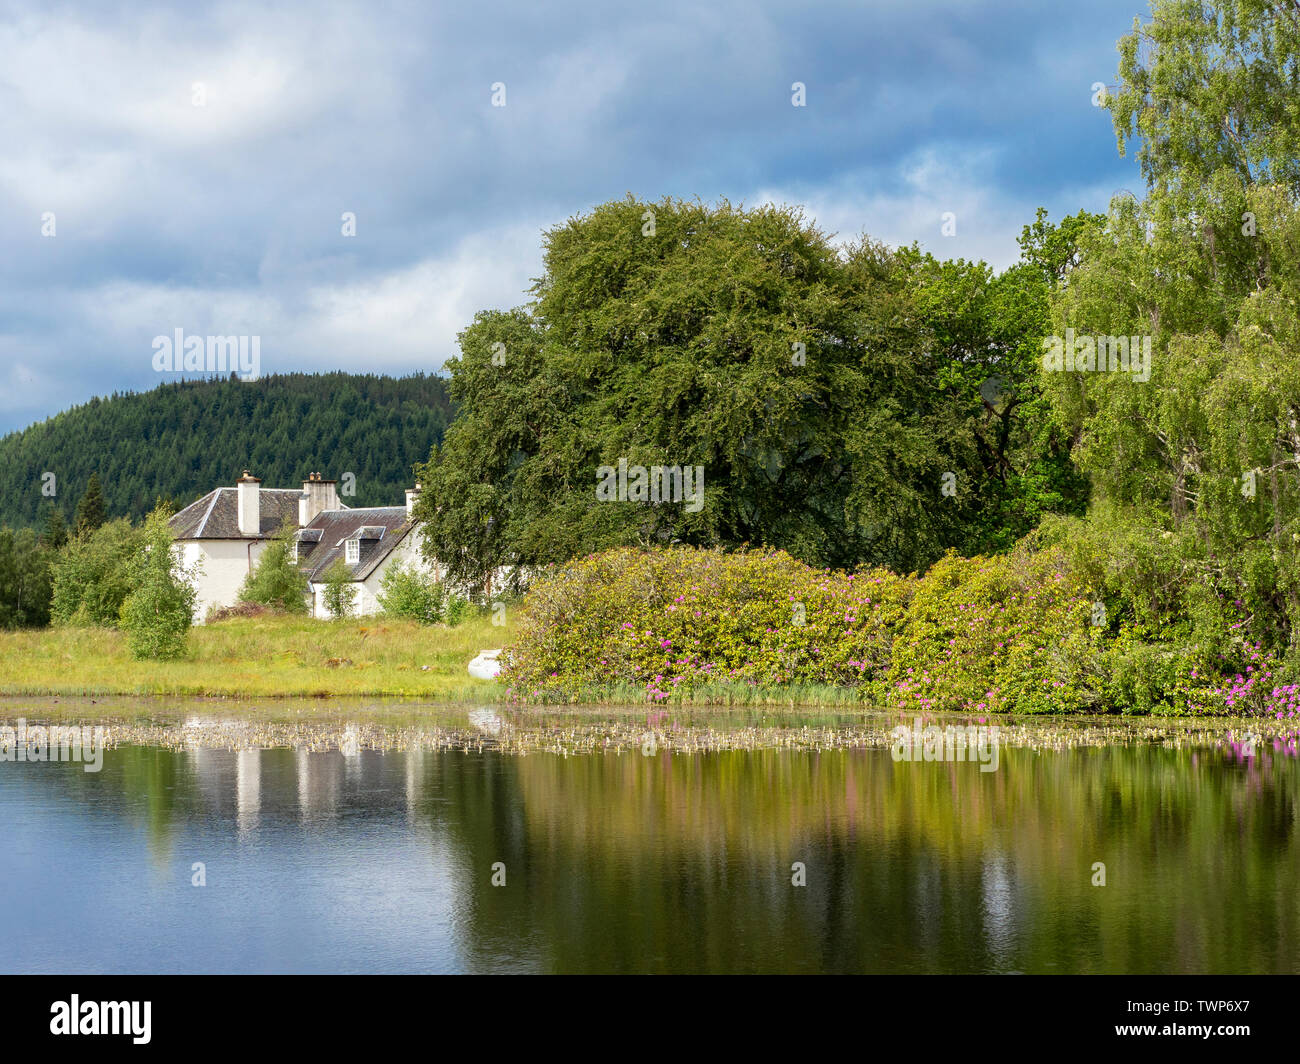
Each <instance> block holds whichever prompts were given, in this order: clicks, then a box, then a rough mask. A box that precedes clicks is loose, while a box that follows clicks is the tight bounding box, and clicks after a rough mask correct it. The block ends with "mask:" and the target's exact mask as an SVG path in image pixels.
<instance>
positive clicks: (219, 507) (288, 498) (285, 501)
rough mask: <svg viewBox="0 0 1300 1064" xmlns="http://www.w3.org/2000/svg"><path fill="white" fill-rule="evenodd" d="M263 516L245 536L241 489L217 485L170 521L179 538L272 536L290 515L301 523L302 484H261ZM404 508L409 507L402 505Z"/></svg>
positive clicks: (267, 537)
mask: <svg viewBox="0 0 1300 1064" xmlns="http://www.w3.org/2000/svg"><path fill="white" fill-rule="evenodd" d="M258 492H259V494H260V496H261V498H260V505H261V515H260V516H261V520H260V521H259V522H258V529H259V531H258V534H257V535H256V536H245V535H243V534H242V533H241V532H240V531H239V490H238V489H237V488H217V489H215V490H214V491H210V492H208V493H207V494H206V495H204V496H203V498H201V499H199V500H198V502H192V503H190V505H189V506H187V507H185V509H183V510H182V511H181V512H180V513H178V514H176V515H175V516H174V517H172V519H171V521H170V522H169V524H170V525H171V529H172V532H173V533H174V534H175V536H176V538H177V539H269V538H270V537H271V536H274V535H275V534H276V533H277V532H279V531H280V526H281V525H282V524H283V523H284V519H285V518H286V517H287V518H289V520H291V521H292V522H293V523H294V524H295V525H296V524H297V523H298V500H299V499H300V498H301V497H302V489H301V488H259V489H258ZM402 512H403V513H405V512H406V508H405V507H402Z"/></svg>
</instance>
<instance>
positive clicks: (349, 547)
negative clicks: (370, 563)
mask: <svg viewBox="0 0 1300 1064" xmlns="http://www.w3.org/2000/svg"><path fill="white" fill-rule="evenodd" d="M343 557H344V558H345V559H346V560H347V563H348V564H349V565H356V564H357V562H359V561H360V560H361V540H359V539H349V540H346V541H345V542H344V544H343Z"/></svg>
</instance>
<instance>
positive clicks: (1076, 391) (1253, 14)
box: [1042, 0, 1300, 643]
mask: <svg viewBox="0 0 1300 1064" xmlns="http://www.w3.org/2000/svg"><path fill="white" fill-rule="evenodd" d="M1298 26H1300V8H1297V6H1296V5H1295V4H1293V3H1286V4H1282V3H1263V2H1246V0H1241V2H1233V0H1220V2H1217V3H1190V2H1186V0H1157V2H1156V3H1155V4H1154V5H1153V13H1152V21H1151V22H1150V24H1148V25H1145V26H1140V27H1138V28H1137V29H1136V30H1135V32H1134V33H1133V34H1132V35H1131V36H1130V37H1127V38H1125V40H1123V41H1122V42H1121V44H1120V52H1121V62H1120V76H1121V79H1122V81H1123V84H1122V86H1121V88H1120V91H1119V92H1118V93H1117V94H1116V95H1115V96H1114V97H1112V99H1111V101H1110V106H1111V109H1112V111H1113V116H1114V120H1115V127H1116V131H1117V133H1118V135H1119V136H1120V137H1121V141H1122V140H1123V139H1125V138H1126V137H1128V136H1131V135H1136V136H1138V137H1139V138H1140V140H1141V147H1140V150H1139V157H1140V158H1141V160H1142V166H1143V171H1144V173H1145V175H1146V178H1147V181H1148V185H1149V188H1148V191H1147V195H1146V197H1145V199H1144V200H1143V201H1141V202H1134V201H1121V200H1116V201H1115V202H1114V203H1113V204H1112V208H1111V211H1110V215H1109V217H1108V219H1107V222H1106V224H1105V226H1104V227H1103V228H1100V229H1098V228H1093V227H1090V228H1088V229H1087V230H1085V231H1084V232H1083V233H1082V234H1081V245H1080V246H1081V248H1082V257H1081V260H1082V261H1081V264H1080V265H1079V266H1078V268H1077V269H1075V270H1074V271H1072V273H1071V276H1070V281H1069V284H1068V285H1064V286H1062V287H1060V288H1059V289H1058V290H1057V292H1056V295H1055V298H1054V301H1053V319H1054V331H1055V332H1056V333H1057V334H1058V335H1059V334H1064V333H1065V331H1066V330H1067V329H1073V330H1075V333H1076V334H1078V335H1115V336H1122V335H1128V336H1141V337H1149V338H1150V341H1151V347H1152V363H1151V374H1150V379H1149V380H1148V381H1145V382H1141V381H1137V380H1135V379H1134V377H1133V375H1132V374H1125V373H1115V372H1099V371H1094V370H1091V369H1089V370H1087V371H1084V372H1068V371H1065V372H1061V371H1056V370H1055V369H1053V370H1052V371H1045V372H1044V373H1043V379H1042V387H1043V388H1044V390H1045V393H1046V395H1047V396H1048V398H1049V400H1050V402H1051V404H1052V407H1053V410H1054V412H1055V416H1056V417H1057V419H1058V424H1059V425H1060V426H1061V429H1062V431H1063V432H1065V433H1066V435H1067V436H1068V438H1069V439H1070V441H1071V443H1072V445H1073V451H1074V455H1075V458H1076V461H1077V463H1078V466H1079V468H1080V470H1081V471H1082V472H1083V473H1084V474H1085V475H1086V476H1087V477H1088V478H1089V481H1090V483H1091V487H1092V491H1093V495H1094V508H1093V512H1092V514H1091V515H1090V522H1089V523H1088V525H1086V526H1083V529H1082V532H1083V534H1084V535H1085V536H1086V537H1087V538H1089V539H1090V540H1091V541H1092V542H1091V545H1090V549H1089V550H1088V551H1087V552H1085V554H1086V556H1087V557H1089V558H1091V559H1093V562H1092V564H1093V565H1094V566H1095V567H1096V569H1097V573H1096V575H1097V577H1098V579H1099V580H1100V581H1102V583H1103V584H1105V585H1106V586H1108V587H1109V588H1110V589H1111V590H1113V591H1116V592H1117V593H1122V596H1121V597H1122V598H1123V599H1124V600H1125V602H1126V605H1125V606H1124V608H1125V609H1126V610H1130V609H1131V610H1132V611H1134V612H1135V613H1136V614H1137V615H1138V616H1139V618H1140V619H1141V620H1143V621H1145V622H1146V623H1149V624H1151V625H1153V626H1154V625H1157V624H1159V625H1163V626H1165V627H1166V628H1167V627H1168V625H1169V624H1170V623H1173V622H1175V621H1177V622H1178V623H1187V624H1190V625H1191V626H1192V627H1193V628H1195V629H1196V631H1197V632H1198V638H1200V637H1201V636H1204V637H1205V638H1206V639H1210V638H1216V639H1220V640H1222V639H1225V638H1227V636H1228V633H1230V632H1231V633H1235V634H1234V636H1233V638H1237V637H1239V636H1240V635H1243V634H1245V635H1250V636H1252V637H1254V638H1257V639H1259V640H1262V641H1264V642H1278V643H1285V642H1286V641H1288V640H1289V639H1290V638H1292V633H1294V632H1295V630H1296V624H1297V621H1300V568H1298V567H1297V564H1296V560H1295V559H1296V543H1297V539H1298V537H1300V315H1298V308H1300V208H1298V204H1297V197H1298V196H1300V170H1298V169H1297V167H1300V163H1297V148H1300V95H1298V94H1297V91H1296V89H1297V82H1296V69H1297V61H1298V59H1300V55H1298V53H1297V47H1298V46H1300V35H1298V34H1297V27H1298ZM1180 618H1181V620H1179V619H1180Z"/></svg>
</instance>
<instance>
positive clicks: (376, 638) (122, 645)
mask: <svg viewBox="0 0 1300 1064" xmlns="http://www.w3.org/2000/svg"><path fill="white" fill-rule="evenodd" d="M509 638H510V628H509V627H508V626H507V627H504V628H503V627H499V626H496V625H493V624H492V621H491V618H490V617H489V616H487V615H484V616H481V617H474V618H471V619H470V620H467V621H465V622H464V623H463V624H460V625H458V626H456V627H455V628H447V627H445V626H442V625H433V626H430V627H425V626H422V625H419V624H416V623H415V622H413V621H397V620H389V619H387V618H380V617H367V618H361V619H358V620H351V621H318V620H312V619H310V618H300V617H285V616H273V617H258V618H245V619H238V620H230V621H222V622H220V623H218V624H212V625H203V626H200V627H197V628H195V629H193V630H192V631H191V632H190V634H189V655H188V657H186V658H184V659H182V660H180V661H138V660H136V659H135V658H133V657H132V656H131V653H130V651H129V650H128V648H127V645H126V639H125V637H124V636H123V634H122V633H121V632H117V631H112V630H109V629H104V628H45V629H38V630H32V631H19V632H0V694H6V695H186V696H210V697H211V696H218V697H250V698H327V697H348V696H353V697H361V696H383V697H392V698H419V699H431V700H438V701H477V702H485V701H495V700H497V699H499V698H500V697H501V692H502V688H501V687H500V685H498V684H496V683H494V682H492V681H488V680H476V679H474V677H472V676H470V675H469V673H468V672H467V671H466V666H468V665H469V662H470V659H471V658H473V657H474V655H476V654H477V653H478V652H479V651H481V650H484V649H486V648H488V647H499V646H502V645H504V644H505V643H506V642H507V641H508V639H509Z"/></svg>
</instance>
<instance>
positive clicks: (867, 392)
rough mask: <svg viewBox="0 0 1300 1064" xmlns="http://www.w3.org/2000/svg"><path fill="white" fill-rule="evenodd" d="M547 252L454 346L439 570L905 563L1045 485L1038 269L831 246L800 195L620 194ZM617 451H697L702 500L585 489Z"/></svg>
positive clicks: (548, 241) (1056, 487)
mask: <svg viewBox="0 0 1300 1064" xmlns="http://www.w3.org/2000/svg"><path fill="white" fill-rule="evenodd" d="M544 264H545V269H544V273H543V276H542V277H541V279H540V280H539V281H538V282H537V284H536V286H535V288H534V296H535V301H534V302H533V303H532V304H531V305H530V306H528V307H525V308H519V309H516V310H513V311H509V312H499V311H490V312H484V313H481V314H479V315H478V316H477V317H476V318H475V320H474V322H473V323H472V324H471V325H470V326H469V327H468V328H467V329H466V330H465V331H464V332H463V333H462V334H461V337H460V348H461V354H460V358H459V359H457V360H454V361H453V362H452V363H451V367H450V368H451V373H452V383H451V392H452V396H453V398H454V399H455V400H456V401H457V402H458V403H459V404H460V408H459V413H458V415H457V419H456V421H455V422H454V423H453V425H452V427H451V428H450V429H449V431H448V434H447V437H446V439H445V441H444V444H443V446H442V447H441V448H440V449H437V450H435V452H434V453H433V455H432V457H431V460H430V462H429V463H428V465H427V466H426V467H425V468H424V469H423V470H422V471H421V478H422V480H423V482H424V485H425V488H426V490H425V492H424V494H423V495H422V497H421V501H420V503H419V510H418V516H420V517H421V518H422V519H423V521H424V524H425V530H426V540H425V546H426V550H427V551H428V552H429V554H430V555H431V556H432V557H435V558H437V559H438V560H439V561H440V562H441V563H443V564H446V565H447V566H448V567H449V569H450V572H451V575H452V576H453V578H455V579H458V580H466V581H471V582H477V581H480V580H482V579H483V578H484V577H485V575H486V574H487V573H488V572H490V571H491V570H492V569H494V568H495V567H497V566H499V565H506V564H523V565H538V564H545V563H550V562H561V561H564V560H566V559H568V558H570V557H573V556H574V555H577V554H580V553H583V552H585V551H589V550H595V549H599V548H603V547H608V546H614V545H636V544H641V545H649V544H655V543H673V542H680V543H687V544H696V545H738V544H742V543H752V544H759V543H764V544H769V545H772V546H777V547H782V548H784V549H786V550H788V551H790V552H791V553H793V554H795V555H796V556H798V557H800V558H803V559H805V560H808V561H810V562H814V563H817V564H824V565H836V566H841V565H844V566H850V565H856V564H859V563H863V562H879V563H883V564H888V565H892V566H894V567H897V568H901V569H907V568H913V567H916V566H919V565H924V564H926V563H927V562H928V561H929V560H931V559H932V558H933V557H935V556H937V554H938V553H940V552H941V551H942V550H943V549H944V548H945V547H947V546H960V547H966V546H970V545H983V544H985V542H986V541H991V542H994V543H995V544H996V543H999V542H1001V541H1002V539H1005V538H1006V537H1005V536H1004V535H1002V534H1001V533H998V534H994V528H995V526H998V525H1005V526H1007V527H1019V526H1020V525H1025V526H1027V527H1032V525H1033V523H1034V522H1035V521H1036V519H1037V514H1038V512H1039V511H1040V510H1041V509H1042V508H1044V507H1047V508H1051V507H1053V506H1055V505H1057V504H1059V503H1060V502H1061V491H1060V488H1061V485H1060V484H1059V483H1056V481H1058V480H1060V471H1061V468H1063V467H1064V463H1065V451H1064V448H1063V447H1062V448H1058V452H1059V453H1057V454H1056V455H1055V457H1054V458H1052V459H1050V460H1049V465H1050V464H1051V462H1053V461H1054V462H1055V463H1056V466H1055V468H1054V470H1046V469H1045V468H1041V463H1040V462H1039V458H1040V457H1041V455H1039V454H1031V452H1033V451H1034V448H1035V446H1037V445H1038V444H1039V443H1041V434H1042V431H1043V429H1042V424H1039V423H1040V422H1042V420H1043V419H1042V418H1038V421H1037V422H1036V424H1037V425H1038V427H1037V428H1035V429H1034V430H1032V431H1030V432H1029V433H1028V434H1026V432H1025V431H1024V430H1023V425H1024V424H1025V423H1026V415H1027V414H1034V411H1033V409H1032V408H1031V406H1030V404H1031V403H1032V400H1033V399H1034V398H1035V397H1036V393H1034V394H1033V395H1031V394H1030V392H1029V391H1028V390H1026V389H1029V390H1032V389H1033V387H1034V385H1033V381H1034V379H1035V376H1034V361H1033V351H1034V350H1035V347H1034V345H1035V344H1036V343H1037V339H1038V336H1039V335H1040V334H1041V331H1042V328H1043V327H1044V325H1045V323H1046V315H1047V292H1048V289H1049V287H1050V284H1049V281H1048V279H1047V277H1046V276H1045V275H1044V274H1043V272H1042V271H1041V270H1040V269H1038V268H1036V267H1035V266H1033V264H1030V263H1026V264H1025V266H1024V267H1022V268H1018V269H1017V270H1016V271H1014V272H1013V273H1011V274H1010V275H1006V276H1003V277H996V278H995V277H994V276H993V275H992V274H991V273H990V271H989V270H988V269H987V267H985V266H984V265H983V264H969V263H955V264H943V263H939V262H937V261H936V260H935V259H933V258H932V257H931V256H928V255H923V254H922V253H920V252H919V251H918V250H917V249H915V248H910V249H902V250H891V249H888V248H885V247H883V246H881V245H879V244H876V243H873V242H871V241H870V240H867V239H865V238H864V239H862V240H859V241H857V242H854V243H851V244H849V245H847V246H844V247H837V246H835V245H833V244H832V243H831V242H830V241H829V240H828V239H827V238H826V236H825V235H824V234H822V233H821V232H819V231H818V230H817V229H816V228H815V227H814V226H812V225H810V224H809V223H808V222H807V221H806V220H805V219H804V218H803V217H802V215H801V213H800V212H799V211H798V210H796V209H790V208H776V207H760V208H756V209H751V210H744V209H741V208H737V207H733V206H732V205H730V204H728V203H726V202H723V203H720V204H718V205H716V206H707V205H704V204H701V203H698V202H697V203H683V202H680V201H674V200H662V201H659V202H657V203H643V202H639V201H636V200H634V199H632V198H630V197H629V198H628V199H626V200H622V201H615V202H612V203H607V204H604V205H602V206H600V207H597V208H596V209H595V210H594V211H592V212H591V213H590V214H587V215H584V216H580V217H576V218H573V219H571V220H570V221H569V222H568V223H566V224H564V225H561V226H558V227H556V228H554V229H552V230H550V231H549V232H548V233H546V234H545V237H544ZM992 378H997V379H996V380H992ZM1034 416H1035V417H1036V416H1037V415H1034ZM1029 420H1033V418H1030V419H1029ZM1035 433H1037V435H1035ZM620 460H625V461H626V462H627V463H628V465H629V466H642V467H647V468H648V467H653V466H682V467H685V466H692V467H701V468H702V469H703V474H704V504H703V505H702V506H691V505H685V504H680V503H678V504H664V503H660V504H658V505H655V504H651V503H648V502H637V501H635V500H629V501H627V502H617V503H610V502H607V501H601V500H600V499H598V497H597V492H596V488H597V483H598V477H599V470H600V469H601V467H606V468H614V467H617V466H618V465H619V462H620ZM948 474H951V476H948ZM945 488H948V489H950V490H947V491H945ZM1024 496H1029V497H1031V501H1030V502H1029V503H1027V504H1026V503H1024V501H1023V497H1024Z"/></svg>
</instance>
